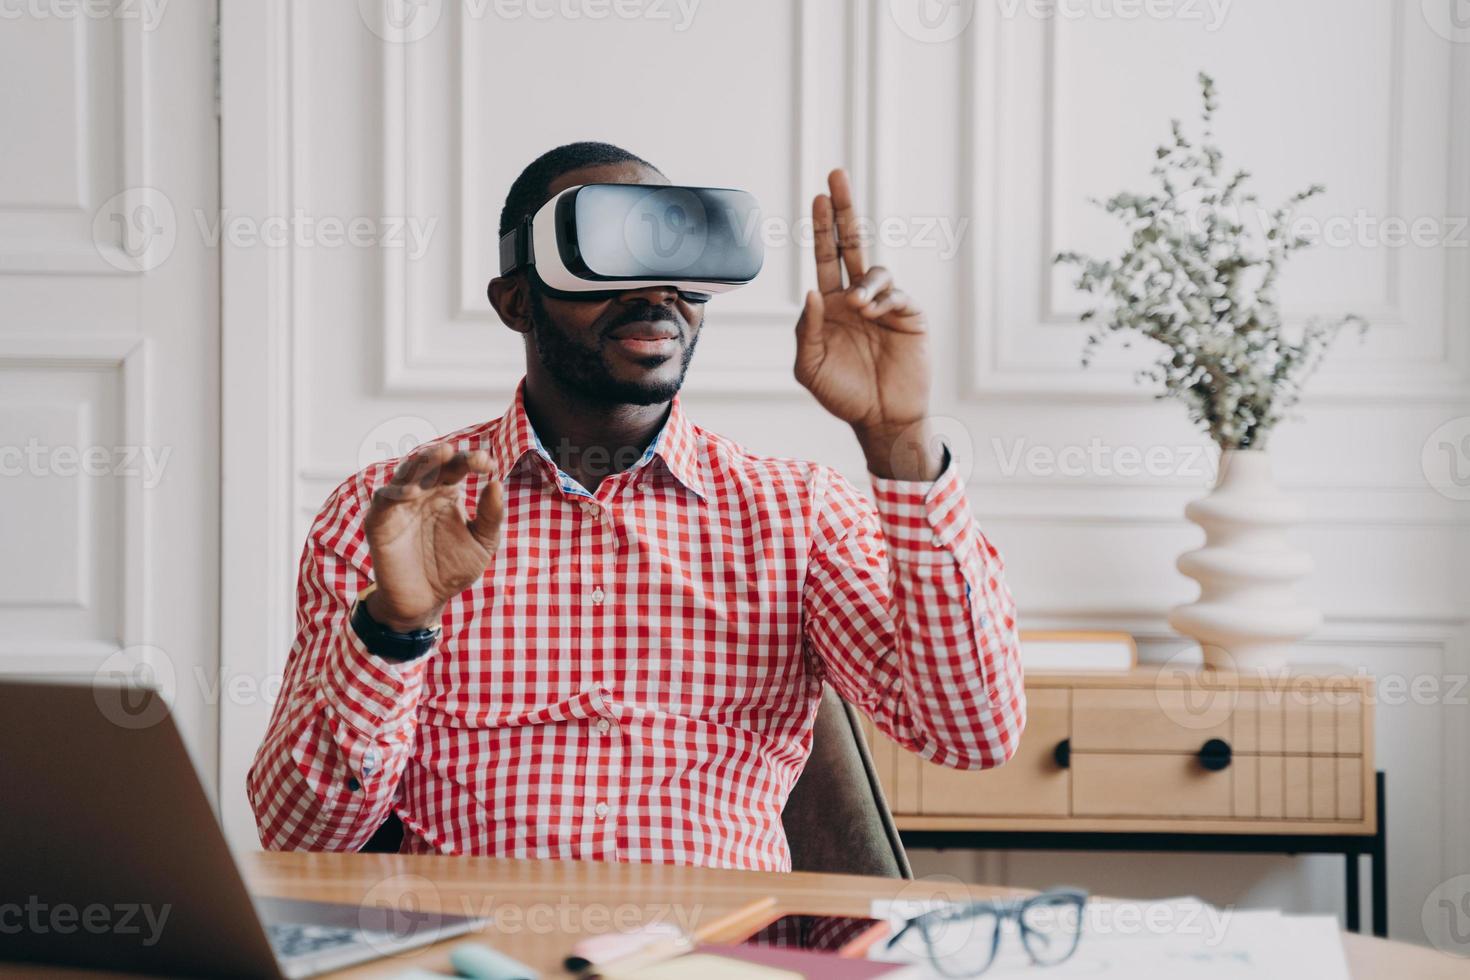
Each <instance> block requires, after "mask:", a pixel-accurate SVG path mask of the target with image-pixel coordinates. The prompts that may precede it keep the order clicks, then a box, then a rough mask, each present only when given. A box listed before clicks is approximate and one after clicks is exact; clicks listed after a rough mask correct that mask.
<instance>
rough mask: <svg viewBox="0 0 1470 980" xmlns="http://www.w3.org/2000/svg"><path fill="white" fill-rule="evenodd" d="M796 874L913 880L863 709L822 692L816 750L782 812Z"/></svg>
mask: <svg viewBox="0 0 1470 980" xmlns="http://www.w3.org/2000/svg"><path fill="white" fill-rule="evenodd" d="M781 823H782V824H783V825H784V826H785V828H786V839H787V841H788V842H789V844H790V845H791V869H792V870H793V871H820V872H827V873H830V874H853V875H876V876H879V877H883V878H912V877H913V876H914V872H913V868H912V867H910V866H909V859H908V855H907V854H906V853H905V851H904V848H903V842H902V841H901V840H900V839H899V836H898V828H897V826H895V824H894V822H893V814H892V812H890V811H889V809H888V801H887V800H886V799H885V798H884V796H883V787H882V786H880V785H879V783H878V773H877V770H876V769H874V767H873V758H872V756H871V755H870V754H869V753H868V746H867V743H866V742H865V741H864V740H863V732H862V728H861V727H860V725H859V722H858V715H857V712H856V711H855V710H854V709H853V707H852V705H850V704H848V703H847V702H845V701H843V700H842V699H841V698H839V697H838V696H837V693H836V692H835V691H833V690H832V689H831V688H830V687H828V688H825V689H824V690H823V692H822V702H821V705H820V706H819V707H818V709H817V719H816V723H815V727H814V730H813V732H812V755H811V758H810V759H808V760H807V764H806V768H805V769H804V770H803V771H802V774H801V778H799V779H798V780H797V781H796V786H795V787H793V788H792V790H791V797H790V798H789V799H788V800H787V801H786V810H785V811H784V812H783V813H782V814H781Z"/></svg>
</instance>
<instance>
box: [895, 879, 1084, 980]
mask: <svg viewBox="0 0 1470 980" xmlns="http://www.w3.org/2000/svg"><path fill="white" fill-rule="evenodd" d="M1086 904H1087V893H1086V892H1084V891H1078V890H1076V889H1070V888H1067V889H1055V890H1052V891H1046V892H1042V893H1041V894H1040V895H1035V896H1033V897H1031V898H1025V899H1018V900H1011V901H990V902H973V903H969V904H965V905H955V906H948V907H945V908H941V909H935V910H934V911H932V912H925V913H924V914H922V915H919V916H915V917H914V918H912V919H909V920H908V921H907V922H905V923H904V924H903V926H902V927H901V928H900V929H899V930H898V931H897V932H896V933H894V934H893V937H892V938H890V939H889V940H888V948H889V949H892V948H894V947H895V946H896V945H897V944H898V943H899V941H900V940H901V939H903V938H904V936H906V935H909V934H910V933H917V934H918V936H919V938H920V940H921V941H922V943H923V952H924V955H925V956H926V957H927V958H928V960H929V963H930V965H932V966H933V967H934V969H935V971H936V972H938V973H939V974H940V975H942V976H945V977H952V978H954V980H963V978H967V977H977V976H979V975H980V974H982V973H984V972H985V971H986V970H988V969H990V966H991V964H993V963H994V962H995V956H996V953H997V952H998V951H999V950H1000V942H1001V933H1002V931H1003V930H1004V928H1005V924H1006V923H1007V922H1014V923H1015V927H1016V931H1017V932H1018V933H1019V934H1020V937H1021V945H1022V946H1024V947H1025V949H1026V954H1027V955H1028V956H1029V957H1030V958H1031V962H1032V963H1034V964H1036V965H1037V966H1056V965H1057V964H1058V963H1061V962H1063V961H1064V960H1066V959H1068V958H1069V957H1070V956H1071V955H1072V954H1073V953H1075V952H1077V943H1078V941H1079V940H1080V939H1081V938H1082V910H1083V907H1084V906H1085V905H1086Z"/></svg>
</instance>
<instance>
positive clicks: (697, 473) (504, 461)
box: [487, 379, 708, 499]
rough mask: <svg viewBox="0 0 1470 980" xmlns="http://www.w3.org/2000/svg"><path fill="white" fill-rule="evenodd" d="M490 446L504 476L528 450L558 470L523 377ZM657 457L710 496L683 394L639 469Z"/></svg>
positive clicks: (676, 399) (698, 491)
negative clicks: (531, 412)
mask: <svg viewBox="0 0 1470 980" xmlns="http://www.w3.org/2000/svg"><path fill="white" fill-rule="evenodd" d="M487 436H488V438H487V442H488V448H489V450H490V455H491V458H492V461H493V466H494V469H495V472H496V473H498V474H500V475H501V477H502V478H503V477H504V476H506V475H507V474H509V473H510V471H511V470H512V469H514V468H515V466H516V464H517V463H519V462H520V461H521V457H523V456H525V455H526V454H527V453H532V454H535V455H536V456H538V457H540V458H542V459H544V460H545V461H546V462H547V463H549V464H550V465H551V467H552V469H553V470H555V467H556V463H555V461H554V460H552V458H551V456H550V454H549V453H547V451H546V450H545V448H543V447H542V445H541V440H540V439H538V438H537V436H536V430H535V429H534V428H533V427H532V425H531V419H530V417H529V416H527V415H526V382H525V380H524V379H522V381H521V383H520V384H519V385H517V386H516V394H515V398H514V400H512V402H511V404H510V408H509V409H507V411H506V413H505V415H503V416H502V417H501V418H500V419H499V420H498V421H497V422H495V423H494V424H493V427H492V430H491V431H490V432H489V433H487ZM653 459H660V460H662V461H663V464H664V468H665V469H667V470H668V471H669V473H670V474H671V475H672V476H673V477H674V478H675V479H676V480H678V481H679V482H680V483H682V484H683V485H684V486H685V487H687V488H688V489H690V490H692V491H694V493H695V494H697V495H698V496H699V497H700V498H701V499H703V498H704V497H706V496H707V495H708V494H707V490H706V483H705V480H704V477H703V472H702V469H701V466H700V452H699V439H698V430H697V429H696V428H695V426H694V424H693V423H692V422H690V421H689V418H688V416H686V415H685V414H684V409H683V407H682V406H681V405H680V404H679V397H678V396H677V395H675V396H674V400H673V404H672V405H671V406H670V407H669V417H668V419H667V420H666V421H665V422H664V425H663V428H662V429H660V430H659V432H658V434H657V435H656V436H654V437H653V442H651V443H650V444H649V446H648V450H647V451H646V452H645V453H644V454H643V458H642V459H640V460H639V461H638V463H637V464H636V465H635V466H634V469H638V468H639V467H642V466H644V465H646V464H648V463H649V462H651V461H652V460H653Z"/></svg>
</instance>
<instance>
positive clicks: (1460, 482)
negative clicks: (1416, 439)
mask: <svg viewBox="0 0 1470 980" xmlns="http://www.w3.org/2000/svg"><path fill="white" fill-rule="evenodd" d="M1420 463H1421V465H1422V466H1423V469H1424V478H1425V479H1426V480H1428V481H1429V485H1430V486H1431V487H1433V488H1434V489H1435V491H1436V492H1437V493H1439V494H1441V495H1442V496H1444V497H1448V498H1449V499H1450V500H1470V415H1466V416H1461V417H1460V418H1457V419H1450V421H1448V422H1446V423H1445V424H1444V425H1441V426H1440V427H1439V428H1437V429H1435V430H1434V431H1433V432H1431V433H1430V434H1429V438H1428V439H1426V440H1425V441H1424V449H1423V451H1422V453H1421V455H1420Z"/></svg>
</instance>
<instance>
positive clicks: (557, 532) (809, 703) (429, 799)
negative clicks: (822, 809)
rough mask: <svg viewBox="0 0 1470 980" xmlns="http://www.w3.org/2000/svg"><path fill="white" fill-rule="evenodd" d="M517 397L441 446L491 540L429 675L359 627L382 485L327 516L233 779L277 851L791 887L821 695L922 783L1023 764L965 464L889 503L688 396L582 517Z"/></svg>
mask: <svg viewBox="0 0 1470 980" xmlns="http://www.w3.org/2000/svg"><path fill="white" fill-rule="evenodd" d="M522 397H523V396H522V393H521V392H520V391H518V392H517V394H516V398H515V401H514V403H513V404H512V406H511V409H510V411H509V412H508V414H506V415H505V416H504V417H502V418H500V419H497V420H495V421H493V422H488V423H485V424H482V425H478V426H474V427H472V428H469V429H464V430H462V431H460V432H457V433H453V434H451V435H449V436H446V437H444V441H448V442H451V443H453V444H454V445H455V446H456V447H458V448H461V449H466V450H469V449H485V450H488V451H489V453H490V454H491V459H492V467H493V471H494V472H497V473H501V474H504V482H505V505H506V520H505V526H504V529H503V531H502V534H501V542H500V549H499V551H498V553H497V554H496V555H495V557H494V558H493V560H492V561H491V563H490V566H489V568H488V569H487V570H486V572H485V574H484V577H483V578H482V579H481V581H480V582H479V583H478V584H477V585H475V586H473V587H471V588H469V589H467V590H465V591H464V592H463V593H461V594H460V595H459V596H457V597H456V598H455V599H453V600H452V601H451V602H450V603H449V605H448V606H447V607H446V609H445V612H444V619H443V626H444V632H443V636H442V637H441V638H440V640H439V643H438V647H437V649H435V650H434V651H433V652H432V653H430V654H429V655H427V656H425V657H422V658H420V659H418V660H415V661H412V662H409V663H392V662H389V661H385V660H383V659H380V658H378V657H375V656H373V655H372V654H370V653H369V652H368V651H367V649H366V648H365V647H364V646H363V644H362V642H361V640H360V639H359V638H358V637H357V635H356V633H355V632H354V631H353V630H352V628H351V627H350V626H349V625H348V617H349V614H350V611H351V608H352V604H353V602H354V600H355V599H356V597H357V595H358V594H359V593H360V592H361V591H363V589H365V588H366V587H367V585H368V584H369V583H370V582H371V581H372V561H371V558H370V556H369V551H368V544H367V539H366V536H365V535H364V532H363V518H364V516H365V515H366V512H367V508H368V505H369V502H370V500H371V497H372V492H373V490H374V488H376V487H378V486H380V485H382V484H383V483H385V482H386V481H387V480H388V479H389V477H390V476H391V474H392V472H393V469H394V466H395V464H396V461H388V462H384V463H379V464H376V465H373V466H370V467H368V468H367V469H365V470H363V471H362V472H360V473H358V474H357V475H356V476H354V477H352V478H351V479H349V480H347V482H345V483H343V484H342V485H341V486H340V487H338V488H337V490H336V491H335V492H334V493H333V494H332V495H331V497H330V498H329V499H328V500H327V502H326V504H325V506H324V507H323V509H322V511H321V514H320V515H319V516H318V517H317V519H316V522H315V524H314V525H313V527H312V529H311V534H310V537H309V540H308V541H307V544H306V548H305V553H304V554H303V556H302V561H301V577H300V583H299V587H298V598H297V618H298V633H297V637H296V642H295V645H294V647H293V648H292V651H291V657H290V661H289V663H288V665H287V668H286V676H285V682H284V687H283V690H282V693H281V696H280V699H279V700H278V701H277V703H276V706H275V710H274V713H273V715H272V718H271V723H270V728H269V731H268V732H267V734H266V737H265V741H264V743H263V744H262V745H261V747H260V750H259V752H258V754H257V756H256V758H255V764H254V765H253V766H252V768H251V771H250V774H249V779H248V784H249V785H248V789H249V794H250V800H251V804H252V806H253V808H254V811H255V816H256V821H257V823H258V825H259V829H260V839H261V842H262V843H263V844H264V845H265V846H266V847H267V848H273V849H308V850H337V851H345V850H355V849H357V848H359V847H361V846H362V845H363V844H364V843H365V842H366V841H367V840H368V838H369V837H371V836H372V834H373V832H374V831H375V830H376V829H377V828H378V826H379V825H380V824H381V823H382V822H383V821H384V820H385V819H386V818H387V817H388V815H389V814H390V813H397V814H398V816H399V817H400V818H402V821H403V823H404V826H405V829H406V832H407V833H406V837H405V841H404V845H403V847H404V849H405V850H407V851H411V852H429V851H437V852H445V853H454V854H481V855H496V856H504V857H549V858H566V859H586V860H615V861H653V862H669V863H681V864H698V865H714V866H725V867H737V868H753V869H764V870H785V869H788V868H789V867H790V863H791V860H790V853H789V851H788V849H787V845H786V838H785V835H784V833H783V831H782V828H781V810H782V808H783V806H784V805H785V802H786V797H787V794H788V793H789V792H790V790H791V787H792V785H793V784H794V783H795V782H796V779H797V776H798V775H800V773H801V769H802V765H803V764H804V763H805V762H806V759H807V755H808V753H809V750H810V747H811V732H812V721H813V717H814V715H815V712H816V708H817V701H818V698H819V696H820V694H821V691H822V684H823V681H825V682H827V683H829V684H831V685H833V686H834V687H835V688H836V690H837V692H838V693H839V694H841V695H842V696H843V697H844V698H846V699H847V700H848V701H850V702H852V703H853V704H855V705H856V706H857V707H858V708H859V709H860V710H862V711H863V712H864V713H866V714H867V715H868V716H870V717H871V718H872V719H873V721H874V722H875V723H876V724H877V726H878V727H879V728H880V729H881V730H882V731H884V732H885V733H887V734H888V735H889V736H891V737H892V738H894V739H895V740H897V741H898V742H899V743H900V744H902V745H904V746H906V747H907V748H909V749H911V750H912V751H914V752H916V753H918V754H919V755H920V756H922V757H923V758H925V759H929V760H932V761H934V762H937V763H941V764H943V765H948V766H954V767H959V768H970V769H978V768H985V767H989V766H995V765H999V764H1000V763H1002V762H1003V761H1005V760H1006V759H1008V758H1009V757H1010V756H1011V755H1012V754H1013V753H1014V751H1015V749H1016V744H1017V740H1018V739H1019V737H1020V734H1021V728H1022V726H1023V724H1024V721H1025V699H1024V695H1023V692H1022V685H1021V668H1020V660H1019V655H1018V647H1017V640H1016V628H1015V614H1014V607H1013V604H1012V601H1011V598H1010V594H1009V592H1008V590H1007V589H1006V586H1005V584H1004V581H1003V578H1002V568H1001V560H1000V556H999V555H998V554H997V553H996V551H995V549H994V548H993V547H992V546H991V545H990V543H989V542H988V541H987V540H986V539H985V537H984V535H982V534H981V532H980V529H979V528H978V526H977V525H976V523H975V520H974V518H973V517H972V515H971V513H970V508H969V504H968V502H967V501H966V499H965V495H964V490H963V486H962V482H961V479H960V477H959V476H958V474H957V473H956V469H955V467H954V466H952V465H951V466H947V468H946V471H945V472H944V473H943V474H942V475H941V476H940V477H939V479H938V480H937V481H936V482H934V483H909V482H901V481H895V480H881V479H877V478H874V479H873V481H872V483H873V491H874V496H875V498H876V506H875V504H874V501H873V500H870V499H869V498H868V497H866V496H865V495H863V494H861V493H860V492H859V491H858V490H857V489H856V488H854V487H853V486H852V485H851V484H850V483H848V482H847V481H846V480H844V479H843V478H842V477H841V476H839V475H838V474H837V473H836V472H834V471H833V470H831V469H829V468H827V467H824V466H819V465H816V464H813V463H806V462H798V461H794V460H786V459H769V458H764V457H760V456H754V455H751V454H749V453H748V452H746V451H745V450H744V449H742V448H741V447H740V446H738V445H736V444H735V443H733V442H731V441H730V440H728V439H725V438H722V437H720V436H717V435H714V434H713V433H709V432H706V431H704V430H702V429H700V428H698V427H697V426H695V425H694V424H692V423H691V422H690V421H689V420H688V419H687V418H686V417H685V415H684V413H683V411H682V410H681V408H680V405H679V402H678V400H677V399H675V401H674V404H673V406H672V409H671V411H670V414H669V417H668V420H667V421H666V422H665V424H664V427H663V429H662V430H661V432H660V433H659V435H658V437H657V439H656V440H655V441H654V443H653V445H652V447H651V448H650V449H649V451H648V452H647V453H645V454H644V456H643V459H642V460H641V461H640V462H639V463H638V464H637V465H635V466H633V467H632V468H630V469H628V470H625V471H623V472H619V473H616V474H613V475H611V476H609V477H607V478H606V479H604V480H603V481H602V482H601V484H600V485H599V486H598V488H597V491H596V492H595V493H588V492H587V491H586V490H585V489H583V488H582V487H581V486H579V485H578V484H577V483H576V481H575V480H573V479H572V478H571V477H569V476H567V475H566V474H565V473H562V472H561V471H559V470H558V469H557V467H556V465H555V464H554V463H553V462H552V460H551V457H550V456H549V455H548V454H547V453H546V451H545V450H544V449H543V448H542V447H541V444H540V442H539V440H538V439H537V438H536V435H535V433H534V431H533V429H532V427H531V424H530V422H529V420H528V419H527V417H526V413H525V409H524V404H523V401H522ZM481 479H482V478H481V477H479V476H477V475H474V474H472V475H471V476H470V477H469V479H468V480H467V481H466V486H465V499H466V503H467V505H468V506H469V507H471V508H472V507H473V505H474V502H475V501H476V500H477V499H478V496H479V492H480V488H481V482H480V481H481Z"/></svg>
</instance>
